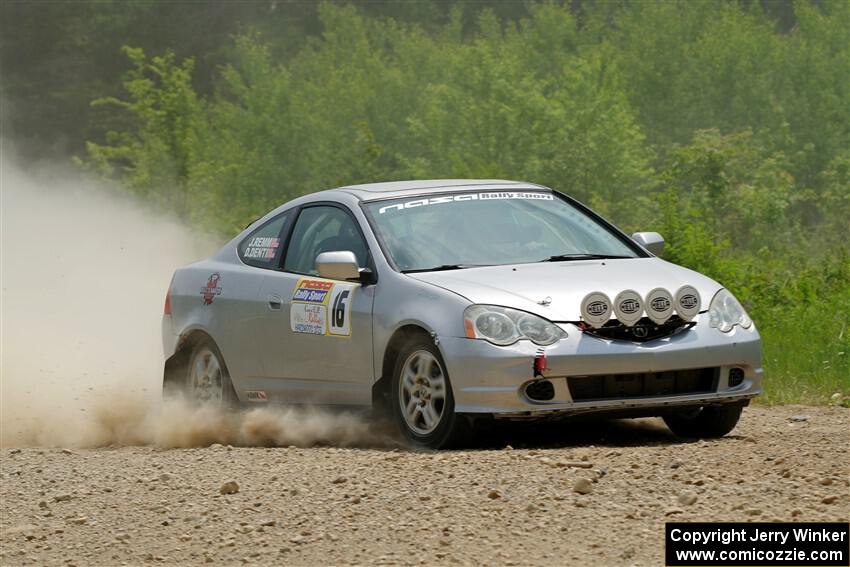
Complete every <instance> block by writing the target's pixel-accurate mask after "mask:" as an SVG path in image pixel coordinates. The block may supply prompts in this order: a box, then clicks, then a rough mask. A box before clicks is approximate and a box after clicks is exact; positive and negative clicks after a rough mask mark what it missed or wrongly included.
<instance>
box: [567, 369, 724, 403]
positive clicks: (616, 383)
mask: <svg viewBox="0 0 850 567" xmlns="http://www.w3.org/2000/svg"><path fill="white" fill-rule="evenodd" d="M718 375H719V369H718V368H696V369H693V370H673V371H670V372H644V373H640V374H604V375H600V376H570V377H568V378H567V385H568V386H569V388H570V393H571V394H572V396H573V400H574V401H577V402H579V401H588V400H609V399H614V398H643V397H655V396H676V395H681V394H707V393H710V392H714V391H716V390H717V377H718Z"/></svg>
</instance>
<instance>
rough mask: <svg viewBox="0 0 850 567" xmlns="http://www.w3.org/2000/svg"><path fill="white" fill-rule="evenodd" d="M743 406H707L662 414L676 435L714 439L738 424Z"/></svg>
mask: <svg viewBox="0 0 850 567" xmlns="http://www.w3.org/2000/svg"><path fill="white" fill-rule="evenodd" d="M743 409H744V407H743V406H738V405H734V406H733V405H726V406H707V407H703V408H701V409H699V410H697V411H696V413H694V412H689V413H678V414H673V415H667V416H664V423H666V424H667V427H669V428H670V431H672V432H673V433H674V434H675V435H676V436H677V437H688V438H694V439H715V438H718V437H723V436H724V435H726V434H727V433H729V432H730V431H732V430H733V429H735V426H736V425H737V424H738V420H739V419H740V418H741V411H742V410H743Z"/></svg>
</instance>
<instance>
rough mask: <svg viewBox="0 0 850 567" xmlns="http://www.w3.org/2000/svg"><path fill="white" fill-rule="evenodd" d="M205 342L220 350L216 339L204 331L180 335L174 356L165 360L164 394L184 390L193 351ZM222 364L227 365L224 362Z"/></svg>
mask: <svg viewBox="0 0 850 567" xmlns="http://www.w3.org/2000/svg"><path fill="white" fill-rule="evenodd" d="M204 340H208V341H210V342H211V343H212V344H214V345H215V346H216V348H218V344H217V343H216V342H215V339H213V338H212V335H210V334H209V333H208V332H207V331H206V330H204V329H201V328H194V329H189V330H187V331H185V332H183V333H181V334H180V338H179V339H178V340H177V347H176V348H175V349H174V354H172V355H171V356H169V357H168V358H167V359H166V360H165V366H164V368H163V373H162V391H163V394H169V393H175V392H178V391H180V390H181V389H182V381H183V379H184V378H185V377H186V369H187V366H188V364H189V357H190V356H191V355H192V349H193V348H195V345H197V344H198V343H199V342H201V341H204ZM219 350H221V349H219ZM222 364H226V363H225V362H224V361H223V360H222Z"/></svg>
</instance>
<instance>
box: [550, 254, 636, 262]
mask: <svg viewBox="0 0 850 567" xmlns="http://www.w3.org/2000/svg"><path fill="white" fill-rule="evenodd" d="M620 258H634V256H617V255H615V254H556V255H555V256H549V257H548V258H544V259H542V260H540V262H568V261H570V260H615V259H620Z"/></svg>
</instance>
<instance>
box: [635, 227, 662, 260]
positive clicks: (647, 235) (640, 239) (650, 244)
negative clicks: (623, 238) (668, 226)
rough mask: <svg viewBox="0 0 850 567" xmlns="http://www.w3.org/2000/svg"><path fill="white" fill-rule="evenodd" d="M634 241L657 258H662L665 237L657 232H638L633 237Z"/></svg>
mask: <svg viewBox="0 0 850 567" xmlns="http://www.w3.org/2000/svg"><path fill="white" fill-rule="evenodd" d="M632 240H634V241H635V242H637V243H638V244H640V245H641V246H643V247H644V248H646V249H647V250H649V251H650V252H652V253H653V254H655V255H656V256H660V255H661V252H663V251H664V237H663V236H661V235H660V234H658V233H657V232H636V233H634V234H633V235H632Z"/></svg>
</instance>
